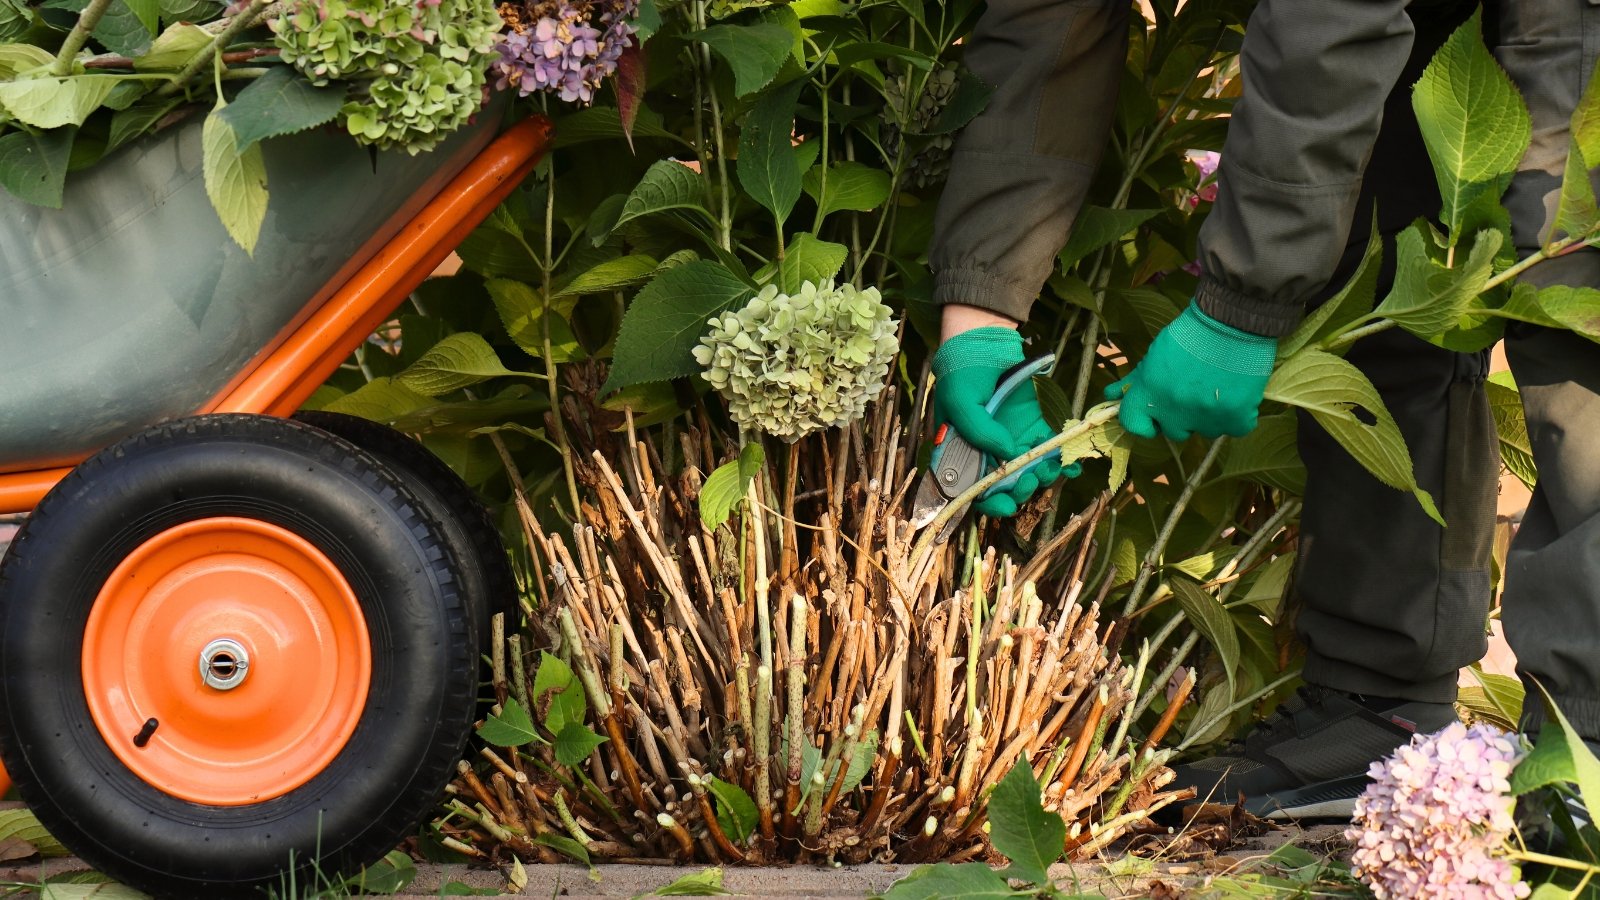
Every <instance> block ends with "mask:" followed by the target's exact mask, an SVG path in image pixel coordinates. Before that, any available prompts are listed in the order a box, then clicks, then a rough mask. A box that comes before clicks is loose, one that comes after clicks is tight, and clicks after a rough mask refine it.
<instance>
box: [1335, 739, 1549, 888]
mask: <svg viewBox="0 0 1600 900" xmlns="http://www.w3.org/2000/svg"><path fill="white" fill-rule="evenodd" d="M1520 752H1521V751H1520V749H1519V747H1518V744H1517V740H1516V738H1515V737H1513V736H1511V735H1508V734H1504V733H1502V732H1500V731H1497V730H1495V729H1493V728H1490V727H1488V726H1486V725H1474V726H1472V727H1471V728H1468V727H1466V726H1465V725H1462V724H1461V723H1459V722H1457V723H1455V724H1452V725H1450V726H1449V727H1447V728H1445V729H1443V730H1442V731H1439V732H1437V733H1436V734H1431V735H1417V736H1416V737H1414V738H1412V739H1411V743H1409V744H1407V745H1405V746H1403V747H1401V748H1400V749H1398V750H1396V751H1395V752H1394V755H1392V756H1390V757H1389V758H1388V759H1385V760H1380V761H1379V762H1375V763H1373V764H1372V768H1371V769H1370V770H1368V772H1367V774H1368V776H1370V777H1371V778H1372V783H1371V784H1370V785H1368V787H1367V790H1366V792H1365V793H1363V794H1362V795H1361V797H1360V798H1358V799H1357V800H1356V810H1355V820H1354V823H1353V824H1352V825H1351V827H1350V829H1349V830H1348V831H1346V832H1345V836H1346V837H1347V838H1349V839H1350V841H1351V842H1352V843H1354V844H1355V852H1354V853H1353V854H1352V855H1351V858H1350V862H1351V865H1352V867H1353V868H1354V870H1355V873H1356V875H1357V876H1358V877H1359V878H1360V879H1361V880H1362V881H1363V882H1364V883H1365V884H1366V885H1367V886H1368V887H1369V888H1371V889H1372V893H1373V895H1374V896H1376V897H1377V898H1378V900H1390V898H1397V900H1398V898H1405V900H1413V898H1416V900H1434V898H1437V900H1480V898H1481V900H1516V898H1522V897H1527V896H1528V894H1529V892H1530V891H1529V887H1528V884H1527V882H1524V881H1521V880H1520V879H1519V878H1518V872H1517V869H1516V868H1515V867H1514V866H1513V865H1512V862H1511V860H1509V859H1507V858H1506V855H1505V853H1506V848H1507V839H1508V838H1509V837H1510V836H1511V831H1512V828H1513V825H1512V818H1511V811H1512V806H1513V800H1512V798H1511V795H1510V791H1511V784H1510V776H1511V768H1512V766H1513V765H1515V764H1516V761H1517V757H1518V755H1519V754H1520Z"/></svg>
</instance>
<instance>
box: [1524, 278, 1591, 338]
mask: <svg viewBox="0 0 1600 900" xmlns="http://www.w3.org/2000/svg"><path fill="white" fill-rule="evenodd" d="M1539 308H1540V309H1541V310H1543V311H1544V314H1545V315H1547V316H1549V317H1550V318H1551V319H1552V320H1554V321H1556V322H1559V323H1560V324H1561V327H1563V328H1567V329H1570V330H1572V331H1575V332H1577V333H1578V334H1581V335H1583V336H1584V337H1586V338H1588V339H1589V340H1591V341H1600V290H1596V289H1595V288H1591V287H1571V286H1568V285H1564V284H1558V285H1551V286H1550V287H1547V288H1541V289H1540V290H1539Z"/></svg>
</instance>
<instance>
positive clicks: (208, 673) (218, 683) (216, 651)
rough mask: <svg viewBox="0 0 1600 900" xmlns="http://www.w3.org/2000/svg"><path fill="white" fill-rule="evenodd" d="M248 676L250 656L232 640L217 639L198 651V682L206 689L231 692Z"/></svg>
mask: <svg viewBox="0 0 1600 900" xmlns="http://www.w3.org/2000/svg"><path fill="white" fill-rule="evenodd" d="M248 674H250V654H249V653H248V652H247V651H246V650H245V649H244V645H243V644H240V643H239V642H238V641H236V640H234V639H232V638H217V639H216V640H214V641H212V642H211V643H209V644H207V645H205V647H204V648H203V649H201V651H200V680H201V681H203V682H205V684H206V686H207V687H213V688H216V689H217V690H219V691H231V690H233V689H234V688H236V687H238V686H239V685H241V684H243V683H244V678H245V676H246V675H248Z"/></svg>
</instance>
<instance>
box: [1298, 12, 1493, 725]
mask: <svg viewBox="0 0 1600 900" xmlns="http://www.w3.org/2000/svg"><path fill="white" fill-rule="evenodd" d="M1470 12H1471V5H1470V4H1433V5H1431V6H1430V7H1428V8H1421V7H1417V8H1414V9H1413V11H1412V15H1413V18H1414V19H1415V21H1416V26H1417V38H1416V43H1415V47H1414V50H1413V55H1412V59H1411V61H1410V63H1409V65H1408V67H1407V71H1406V72H1405V73H1404V74H1403V75H1402V76H1401V79H1400V81H1399V83H1398V85H1397V86H1396V89H1395V91H1394V93H1393V94H1392V95H1391V97H1390V99H1389V102H1388V104H1387V106H1386V108H1385V113H1384V124H1383V131H1382V133H1381V134H1380V136H1379V138H1378V142H1377V145H1376V146H1375V147H1374V149H1373V158H1372V162H1371V163H1370V164H1369V166H1368V169H1367V176H1366V182H1365V186H1364V190H1363V200H1364V202H1363V203H1362V204H1361V211H1360V212H1359V213H1358V216H1359V218H1358V219H1357V221H1356V223H1355V224H1356V227H1355V229H1354V230H1353V233H1352V236H1351V248H1350V250H1349V251H1348V252H1347V254H1346V260H1345V263H1344V264H1343V265H1342V266H1341V269H1342V271H1343V272H1344V273H1348V272H1349V271H1350V270H1351V269H1353V268H1354V265H1355V263H1356V262H1357V261H1358V260H1359V258H1360V252H1361V250H1362V249H1364V246H1365V243H1366V240H1367V235H1368V233H1369V229H1368V228H1367V227H1366V226H1367V223H1369V222H1370V221H1371V216H1372V210H1373V202H1374V201H1376V210H1377V216H1378V227H1379V230H1380V232H1381V233H1383V234H1384V235H1386V236H1392V235H1393V234H1394V233H1396V232H1398V231H1400V230H1402V229H1404V228H1405V227H1407V226H1408V225H1409V224H1410V223H1411V222H1412V221H1414V220H1415V219H1416V218H1417V217H1419V216H1428V215H1436V214H1437V212H1438V210H1439V205H1440V201H1439V195H1438V192H1437V189H1436V188H1435V187H1434V184H1435V182H1434V178H1433V174H1432V171H1431V168H1430V165H1429V163H1428V159H1427V155H1426V151H1425V149H1424V147H1423V145H1422V141H1421V137H1420V135H1419V133H1418V131H1417V125H1416V120H1415V117H1414V116H1413V114H1412V112H1411V104H1410V87H1411V85H1412V84H1414V83H1415V82H1416V80H1417V78H1418V77H1420V75H1421V71H1422V68H1423V67H1424V66H1425V65H1426V64H1427V61H1428V60H1429V59H1430V58H1431V57H1432V55H1433V53H1434V51H1435V50H1437V48H1438V47H1439V45H1440V44H1441V43H1442V42H1443V40H1444V39H1445V38H1446V37H1447V36H1448V35H1449V34H1450V32H1451V31H1453V30H1454V29H1455V27H1456V26H1457V25H1458V24H1459V23H1460V22H1461V21H1462V20H1464V19H1465V17H1466V16H1467V15H1468V14H1470ZM1387 249H1388V251H1389V252H1388V254H1387V258H1388V264H1387V265H1386V271H1385V273H1384V277H1383V278H1382V279H1381V281H1380V284H1379V289H1378V297H1380V298H1381V297H1382V296H1383V295H1384V294H1385V293H1387V291H1388V288H1389V284H1390V282H1391V281H1392V270H1393V262H1392V256H1393V246H1392V243H1391V245H1390V246H1389V247H1388V248H1387ZM1343 280H1344V279H1343V277H1339V276H1336V278H1335V281H1334V283H1335V284H1338V283H1340V282H1342V281H1343ZM1347 358H1348V359H1349V360H1350V362H1352V363H1354V364H1355V365H1356V367H1357V368H1359V369H1361V371H1362V372H1364V373H1365V374H1366V375H1367V377H1368V378H1370V379H1371V380H1372V382H1373V384H1374V385H1375V386H1376V387H1377V389H1378V393H1379V394H1380V396H1381V397H1382V398H1383V401H1384V404H1385V405H1386V406H1387V407H1388V409H1389V411H1390V412H1391V413H1392V414H1393V415H1394V417H1395V420H1396V422H1397V423H1398V424H1399V426H1400V430H1401V433H1402V434H1403V435H1404V436H1405V439H1406V445H1407V447H1408V448H1409V450H1410V453H1411V458H1412V461H1413V466H1414V468H1415V471H1416V476H1417V482H1418V484H1419V485H1420V486H1421V487H1422V488H1423V489H1424V490H1427V491H1428V492H1429V493H1430V494H1432V495H1433V498H1434V500H1435V502H1436V503H1437V504H1438V506H1439V509H1440V512H1441V513H1442V514H1443V515H1444V517H1445V520H1446V521H1447V522H1448V523H1449V528H1448V529H1443V528H1440V527H1439V526H1438V524H1437V523H1435V522H1434V521H1433V520H1431V519H1430V518H1428V516H1427V515H1426V514H1424V513H1423V512H1422V509H1421V507H1420V506H1419V505H1418V504H1417V501H1416V499H1415V498H1413V497H1412V496H1411V495H1409V494H1406V493H1402V492H1400V491H1397V490H1395V489H1393V488H1390V487H1388V486H1386V485H1384V484H1382V483H1381V482H1379V481H1378V480H1377V479H1375V478H1373V477H1372V476H1371V475H1369V474H1368V473H1367V472H1366V470H1365V469H1363V468H1362V467H1361V465H1360V464H1359V463H1357V462H1356V461H1355V460H1354V459H1353V458H1351V457H1350V455H1349V454H1348V453H1346V452H1345V451H1344V449H1343V448H1342V447H1340V446H1339V445H1338V443H1337V442H1336V441H1334V440H1333V438H1332V437H1330V436H1329V435H1328V434H1327V432H1325V431H1323V430H1322V429H1321V428H1320V427H1319V426H1317V424H1316V423H1315V421H1314V420H1313V419H1311V417H1310V416H1308V415H1302V416H1301V417H1300V452H1301V456H1302V458H1303V459H1304V460H1305V464H1306V472H1307V483H1306V497H1305V508H1304V511H1303V513H1302V516H1301V540H1300V554H1301V558H1300V566H1299V570H1298V573H1297V577H1296V579H1295V592H1296V597H1297V599H1298V601H1299V614H1298V618H1297V620H1296V629H1297V631H1298V633H1299V635H1300V637H1301V640H1302V641H1303V642H1304V643H1305V645H1306V647H1307V657H1306V664H1305V677H1306V680H1307V681H1310V682H1312V683H1315V684H1321V685H1324V686H1326V687H1332V688H1336V689H1339V690H1345V691H1354V692H1356V693H1362V694H1371V695H1377V696H1385V697H1397V698H1403V699H1407V700H1420V701H1430V702H1446V701H1450V700H1452V699H1454V697H1455V690H1456V688H1455V686H1456V678H1457V670H1458V669H1459V668H1460V667H1461V666H1464V665H1467V664H1469V663H1471V662H1473V661H1475V660H1477V659H1478V658H1480V657H1481V656H1482V655H1483V651H1484V649H1485V637H1484V625H1485V619H1486V616H1487V614H1488V608H1489V601H1490V576H1489V565H1490V563H1489V555H1490V548H1491V541H1492V537H1493V529H1494V497H1495V481H1496V475H1497V473H1498V465H1499V458H1498V455H1497V446H1496V444H1495V438H1494V430H1493V428H1494V426H1493V421H1492V419H1491V418H1490V415H1489V408H1488V403H1487V400H1486V398H1485V395H1484V391H1483V380H1484V377H1485V376H1486V374H1487V369H1488V361H1487V355H1486V354H1482V353H1478V354H1459V353H1452V352H1450V351H1446V350H1442V349H1440V348H1438V347H1434V346H1432V345H1430V344H1428V343H1426V342H1424V341H1421V340H1419V339H1417V338H1414V337H1412V336H1410V335H1409V334H1406V333H1404V332H1402V331H1400V330H1398V329H1393V330H1390V331H1387V332H1383V333H1381V334H1378V335H1374V336H1372V337H1369V338H1367V339H1365V340H1363V341H1360V342H1358V343H1357V344H1356V345H1355V346H1353V347H1352V348H1351V350H1350V353H1349V354H1348V355H1347Z"/></svg>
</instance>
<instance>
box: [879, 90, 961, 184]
mask: <svg viewBox="0 0 1600 900" xmlns="http://www.w3.org/2000/svg"><path fill="white" fill-rule="evenodd" d="M911 77H912V76H910V75H901V76H898V77H894V78H886V79H884V81H883V116H884V122H883V152H884V153H885V154H886V155H887V156H888V158H889V160H890V161H891V162H893V161H894V160H895V159H896V158H897V157H898V156H899V155H900V143H901V141H903V140H905V135H906V133H907V132H911V133H913V134H926V133H927V131H928V129H929V128H932V127H933V123H934V122H935V121H936V120H938V118H939V115H940V114H941V113H943V112H944V111H945V108H946V107H948V106H949V105H950V100H951V98H953V97H954V96H955V95H956V86H957V84H958V83H959V79H958V78H957V77H956V70H955V69H954V68H951V67H948V66H947V67H943V68H940V69H936V70H934V71H933V72H932V73H931V74H929V75H928V76H927V81H926V82H925V83H924V84H923V86H922V94H921V95H920V96H919V97H918V98H917V104H916V106H915V107H914V108H911V109H907V105H908V104H907V102H906V91H908V90H909V89H910V80H911ZM920 140H921V141H922V142H923V147H922V149H921V150H919V151H918V152H917V154H916V155H915V156H913V157H911V159H910V160H908V161H907V162H906V167H905V172H906V177H907V178H908V179H909V180H910V181H911V183H912V184H915V185H916V186H917V187H927V186H928V185H930V184H933V183H934V182H936V181H938V180H939V179H941V178H943V177H944V176H945V175H946V174H947V173H948V172H949V171H950V152H951V150H952V149H953V148H954V147H955V136H954V135H953V134H936V135H932V136H929V137H924V138H921V139H920Z"/></svg>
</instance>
